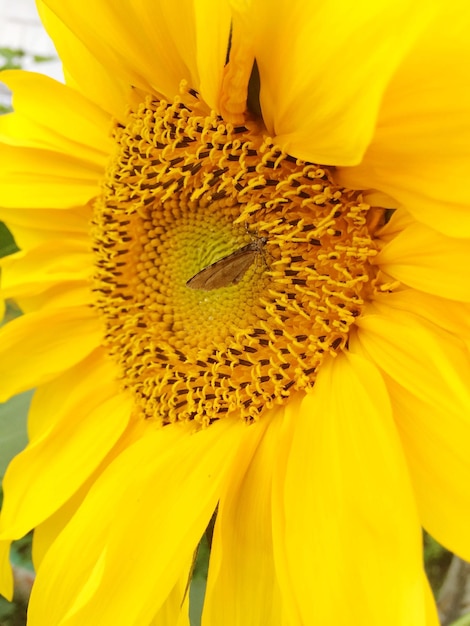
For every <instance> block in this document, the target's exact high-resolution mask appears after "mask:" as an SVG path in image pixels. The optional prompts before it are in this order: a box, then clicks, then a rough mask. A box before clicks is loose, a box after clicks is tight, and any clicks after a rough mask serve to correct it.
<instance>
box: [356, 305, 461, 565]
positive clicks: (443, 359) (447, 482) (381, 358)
mask: <svg viewBox="0 0 470 626" xmlns="http://www.w3.org/2000/svg"><path fill="white" fill-rule="evenodd" d="M359 324H360V332H359V333H358V341H359V343H360V345H361V346H362V347H363V349H364V350H365V351H366V352H367V353H368V354H369V355H370V358H371V359H373V360H374V361H375V362H376V363H377V364H378V365H379V366H380V368H381V369H382V370H383V371H384V372H386V374H387V376H388V377H390V381H389V382H388V383H387V385H388V387H389V389H390V393H391V398H392V401H393V408H394V415H395V420H396V422H397V425H398V428H399V431H400V435H401V437H402V440H403V447H404V450H405V452H406V455H407V458H408V464H409V467H410V471H411V475H412V478H413V483H414V488H415V491H416V495H417V502H418V505H419V510H420V515H421V517H422V522H423V524H424V525H425V526H426V528H428V530H429V531H430V532H431V533H432V534H433V536H435V537H436V538H437V539H438V540H439V541H440V542H441V543H443V544H444V545H446V546H448V547H449V548H450V549H451V550H452V551H454V552H457V553H458V554H461V555H462V556H463V557H464V558H466V559H470V536H469V533H468V515H469V511H470V491H469V488H468V485H469V484H470V459H469V454H468V442H469V441H470V376H469V374H468V372H469V371H470V357H469V353H468V351H467V350H466V348H465V346H464V345H463V344H462V342H461V341H460V340H459V339H456V338H454V337H453V336H452V335H450V334H449V333H447V332H444V331H440V332H439V329H438V328H437V327H433V325H432V324H430V323H429V322H426V320H424V319H422V318H417V317H415V316H414V315H411V314H408V315H406V314H404V313H399V312H397V311H391V312H390V313H389V315H369V316H365V317H364V318H361V320H359Z"/></svg>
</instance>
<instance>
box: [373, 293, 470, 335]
mask: <svg viewBox="0 0 470 626" xmlns="http://www.w3.org/2000/svg"><path fill="white" fill-rule="evenodd" d="M390 308H392V309H398V311H401V312H404V313H413V314H414V315H417V316H421V317H424V319H427V320H429V321H430V322H432V323H433V324H436V325H437V326H440V327H441V328H443V329H445V330H447V331H448V332H450V333H453V334H454V335H456V336H461V337H466V338H467V339H470V305H469V304H467V303H464V302H452V301H449V300H446V299H445V298H439V297H437V296H432V295H430V294H427V293H423V292H422V291H416V289H404V290H402V291H395V292H392V293H383V294H376V295H375V296H374V309H375V310H377V311H378V312H381V313H382V314H384V315H389V314H391V315H393V313H390Z"/></svg>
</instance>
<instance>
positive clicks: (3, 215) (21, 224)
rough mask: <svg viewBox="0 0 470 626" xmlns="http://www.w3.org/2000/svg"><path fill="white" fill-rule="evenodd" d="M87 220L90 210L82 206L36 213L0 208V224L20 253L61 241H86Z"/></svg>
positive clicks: (33, 210)
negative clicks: (43, 244)
mask: <svg viewBox="0 0 470 626" xmlns="http://www.w3.org/2000/svg"><path fill="white" fill-rule="evenodd" d="M90 219H91V210H90V208H89V207H86V206H85V207H76V208H73V209H41V210H40V211H38V210H37V209H17V208H14V209H5V208H4V207H0V220H2V222H5V223H6V224H7V226H8V228H9V229H10V230H11V231H12V233H13V235H14V237H15V241H16V243H17V245H18V247H19V248H21V249H22V250H24V249H27V248H32V247H35V246H37V245H38V244H39V243H43V242H44V241H51V240H54V239H60V238H62V237H66V238H67V237H71V238H74V239H75V238H81V237H83V238H88V237H89V230H90Z"/></svg>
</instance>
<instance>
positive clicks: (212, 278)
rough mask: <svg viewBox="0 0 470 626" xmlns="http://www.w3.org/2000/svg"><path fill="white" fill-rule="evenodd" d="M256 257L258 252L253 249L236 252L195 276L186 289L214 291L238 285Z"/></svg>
mask: <svg viewBox="0 0 470 626" xmlns="http://www.w3.org/2000/svg"><path fill="white" fill-rule="evenodd" d="M255 256H256V251H253V250H251V249H248V250H240V251H238V252H234V253H233V254H230V255H229V256H227V257H225V258H223V259H220V260H219V261H216V262H215V263H213V264H212V265H209V266H208V267H205V268H204V269H202V270H201V271H200V272H198V273H197V274H195V275H194V276H193V277H192V278H190V279H189V280H188V282H187V283H186V287H189V288H190V289H202V290H204V291H212V290H213V289H220V288H221V287H228V286H230V285H236V284H237V283H239V282H240V281H241V279H242V278H243V276H244V275H245V273H246V271H247V270H248V268H249V267H250V265H251V264H252V263H253V260H254V258H255Z"/></svg>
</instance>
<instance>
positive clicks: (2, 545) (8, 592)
mask: <svg viewBox="0 0 470 626" xmlns="http://www.w3.org/2000/svg"><path fill="white" fill-rule="evenodd" d="M10 546H11V541H0V594H1V595H2V596H4V597H5V598H6V599H7V600H9V601H10V602H11V600H12V599H13V572H12V569H11V565H10Z"/></svg>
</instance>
